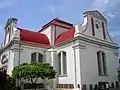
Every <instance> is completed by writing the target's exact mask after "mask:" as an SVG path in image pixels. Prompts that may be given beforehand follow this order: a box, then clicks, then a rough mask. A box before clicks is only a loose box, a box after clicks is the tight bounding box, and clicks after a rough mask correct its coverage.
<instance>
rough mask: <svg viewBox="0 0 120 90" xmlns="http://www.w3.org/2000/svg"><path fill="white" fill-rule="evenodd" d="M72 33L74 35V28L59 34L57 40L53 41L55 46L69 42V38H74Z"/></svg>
mask: <svg viewBox="0 0 120 90" xmlns="http://www.w3.org/2000/svg"><path fill="white" fill-rule="evenodd" d="M74 33H75V28H74V27H73V28H71V29H70V30H68V31H66V32H63V33H61V34H60V35H59V36H58V38H57V39H56V41H55V44H58V43H61V42H63V41H66V40H69V39H71V38H73V37H74Z"/></svg>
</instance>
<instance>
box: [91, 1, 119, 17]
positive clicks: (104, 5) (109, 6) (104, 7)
mask: <svg viewBox="0 0 120 90" xmlns="http://www.w3.org/2000/svg"><path fill="white" fill-rule="evenodd" d="M119 6H120V0H94V2H93V5H92V8H93V9H98V10H100V11H101V12H102V13H104V14H105V16H106V17H107V18H109V19H113V18H114V17H116V16H117V15H118V13H119V10H118V7H119Z"/></svg>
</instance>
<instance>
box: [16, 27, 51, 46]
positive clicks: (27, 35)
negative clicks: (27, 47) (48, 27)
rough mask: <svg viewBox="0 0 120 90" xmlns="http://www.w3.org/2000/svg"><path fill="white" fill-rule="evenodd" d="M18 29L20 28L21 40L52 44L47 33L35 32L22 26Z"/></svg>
mask: <svg viewBox="0 0 120 90" xmlns="http://www.w3.org/2000/svg"><path fill="white" fill-rule="evenodd" d="M17 29H19V30H20V41H26V42H31V43H36V44H39V45H50V42H49V39H48V37H47V36H46V35H45V34H41V33H40V32H33V31H29V30H25V29H21V28H17Z"/></svg>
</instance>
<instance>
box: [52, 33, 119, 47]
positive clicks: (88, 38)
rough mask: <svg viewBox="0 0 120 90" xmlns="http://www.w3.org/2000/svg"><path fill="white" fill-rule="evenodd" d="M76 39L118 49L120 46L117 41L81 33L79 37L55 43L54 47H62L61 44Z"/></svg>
mask: <svg viewBox="0 0 120 90" xmlns="http://www.w3.org/2000/svg"><path fill="white" fill-rule="evenodd" d="M76 40H80V41H84V42H87V43H91V44H95V45H99V46H102V47H103V46H104V47H107V48H112V49H118V48H119V47H118V46H117V44H115V43H111V42H108V41H105V40H101V39H98V38H94V37H91V36H87V35H85V36H84V35H83V34H81V35H79V36H77V37H74V38H71V39H69V40H66V41H64V42H62V43H59V44H57V45H55V46H54V47H60V46H63V45H65V44H69V43H71V42H75V41H76Z"/></svg>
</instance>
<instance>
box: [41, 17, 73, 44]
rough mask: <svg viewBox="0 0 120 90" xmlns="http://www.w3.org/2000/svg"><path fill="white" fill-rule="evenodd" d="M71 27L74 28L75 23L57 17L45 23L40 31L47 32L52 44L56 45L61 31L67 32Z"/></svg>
mask: <svg viewBox="0 0 120 90" xmlns="http://www.w3.org/2000/svg"><path fill="white" fill-rule="evenodd" d="M71 28H73V24H70V23H68V22H66V21H63V20H60V19H58V18H55V19H53V20H51V21H50V22H49V23H47V24H45V25H44V26H43V27H42V29H41V30H40V33H43V34H45V35H46V36H47V37H48V39H49V41H50V44H51V45H54V44H55V41H56V39H57V38H58V37H59V36H60V35H61V33H63V32H66V31H68V30H70V29H71Z"/></svg>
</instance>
